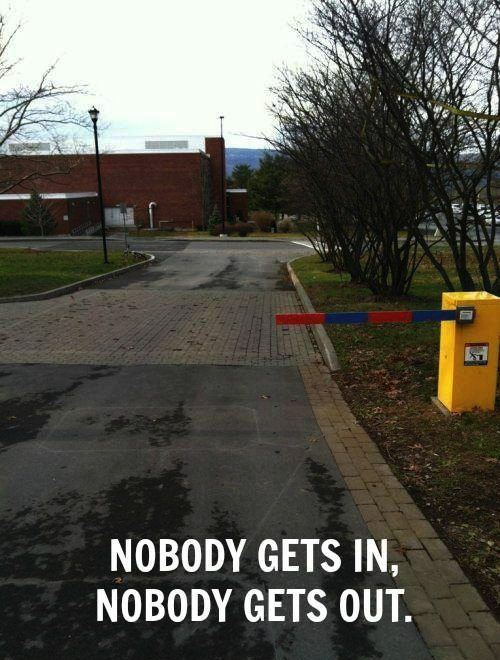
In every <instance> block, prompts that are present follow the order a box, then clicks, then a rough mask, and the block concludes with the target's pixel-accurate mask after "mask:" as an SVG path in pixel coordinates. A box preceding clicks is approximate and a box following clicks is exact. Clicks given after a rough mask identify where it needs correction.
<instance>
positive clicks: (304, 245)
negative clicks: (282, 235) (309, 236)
mask: <svg viewBox="0 0 500 660" xmlns="http://www.w3.org/2000/svg"><path fill="white" fill-rule="evenodd" d="M292 243H295V245H302V246H303V247H307V248H311V250H314V248H313V246H312V245H311V243H305V242H304V241H292Z"/></svg>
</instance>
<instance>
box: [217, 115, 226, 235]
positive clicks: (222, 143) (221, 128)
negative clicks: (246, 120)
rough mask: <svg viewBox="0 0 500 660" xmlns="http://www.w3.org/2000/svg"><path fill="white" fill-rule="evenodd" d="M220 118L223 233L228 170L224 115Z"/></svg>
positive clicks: (224, 231)
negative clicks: (225, 152)
mask: <svg viewBox="0 0 500 660" xmlns="http://www.w3.org/2000/svg"><path fill="white" fill-rule="evenodd" d="M219 119H220V187H221V191H220V192H221V198H220V199H221V206H222V208H221V214H222V233H223V234H225V233H226V185H225V180H226V172H225V169H226V168H225V158H224V115H221V116H220V117H219Z"/></svg>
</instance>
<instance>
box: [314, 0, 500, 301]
mask: <svg viewBox="0 0 500 660" xmlns="http://www.w3.org/2000/svg"><path fill="white" fill-rule="evenodd" d="M313 7H314V9H313V21H312V24H311V27H310V29H309V30H308V31H305V32H304V35H305V37H306V39H307V40H308V41H309V43H310V44H311V45H312V46H313V48H314V50H315V52H316V53H317V55H316V63H317V64H316V67H317V68H318V67H319V68H321V69H322V70H324V71H328V72H329V74H330V75H331V76H333V77H335V79H336V81H337V85H338V86H339V87H340V89H341V90H342V94H343V95H344V97H345V98H348V99H349V104H350V106H351V108H352V110H353V113H354V114H356V113H358V112H361V115H360V116H362V117H363V116H364V119H363V126H362V129H361V132H360V138H361V143H362V145H363V146H364V150H365V154H366V157H367V159H368V160H370V161H371V162H372V163H373V165H374V167H376V163H377V162H378V166H385V167H387V168H388V171H392V172H393V173H395V174H398V173H399V172H400V171H402V170H403V169H405V170H406V171H407V172H408V175H409V177H410V179H411V180H412V181H413V182H414V186H415V188H416V189H417V190H418V192H419V196H420V199H419V200H415V202H416V204H415V209H414V210H415V214H416V215H415V216H413V217H409V218H408V227H409V231H411V234H412V235H413V236H414V238H415V240H416V241H417V242H418V243H419V246H420V248H421V249H422V250H423V251H424V253H425V254H426V256H427V257H428V258H429V259H430V260H431V261H432V263H433V264H434V265H435V267H436V268H437V269H438V270H439V272H440V273H441V275H442V277H443V279H444V281H445V284H446V286H447V288H449V289H452V288H453V279H454V276H455V275H456V277H457V279H458V281H459V286H460V288H461V289H463V290H469V289H473V288H476V287H477V286H480V287H482V288H484V289H486V290H488V291H493V292H499V290H500V271H499V264H498V257H497V254H496V252H495V247H494V243H495V237H496V226H497V218H498V208H497V205H498V203H499V201H500V200H499V199H498V180H497V176H498V165H499V160H500V131H499V122H500V106H499V102H500V100H499V99H500V87H499V45H500V36H499V34H500V32H499V18H500V13H499V2H498V0H495V1H494V2H493V3H492V2H490V0H405V1H404V2H401V1H400V0H315V2H314V3H313ZM357 98H359V99H363V102H364V110H363V106H360V105H359V103H357V102H356V99H357ZM381 118H383V121H380V119H381ZM346 128H347V130H349V126H348V125H347V126H346ZM381 131H382V133H381ZM382 135H383V144H384V148H383V149H377V148H375V149H373V146H374V144H375V145H380V138H381V136H382ZM423 218H425V219H426V220H432V221H433V222H434V223H435V225H436V226H437V228H438V230H439V234H440V236H441V237H442V241H443V242H444V243H446V244H447V246H448V247H449V249H450V251H451V254H452V256H453V263H454V266H455V273H449V272H447V270H446V269H445V268H444V267H443V265H442V264H441V262H440V260H439V259H438V257H437V256H436V254H435V252H434V251H433V250H432V248H431V246H430V245H429V243H428V241H427V240H426V237H425V235H424V233H423V231H422V230H421V229H420V226H421V223H420V222H419V220H421V219H423Z"/></svg>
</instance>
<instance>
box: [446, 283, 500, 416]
mask: <svg viewBox="0 0 500 660" xmlns="http://www.w3.org/2000/svg"><path fill="white" fill-rule="evenodd" d="M442 308H443V309H456V310H457V316H456V320H455V322H454V323H453V322H452V323H449V322H442V323H441V346H440V352H439V382H438V397H437V398H438V400H439V401H440V403H441V404H443V405H444V406H445V408H447V409H448V410H449V411H450V412H454V413H462V412H467V411H471V410H475V409H479V410H494V409H495V396H496V389H497V377H498V346H499V336H500V298H498V297H497V296H494V295H492V294H491V293H486V292H485V291H472V292H462V293H443V302H442Z"/></svg>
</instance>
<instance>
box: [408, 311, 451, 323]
mask: <svg viewBox="0 0 500 660" xmlns="http://www.w3.org/2000/svg"><path fill="white" fill-rule="evenodd" d="M456 318H457V310H456V309H423V310H419V311H414V312H413V322H414V323H420V322H422V321H456Z"/></svg>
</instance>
